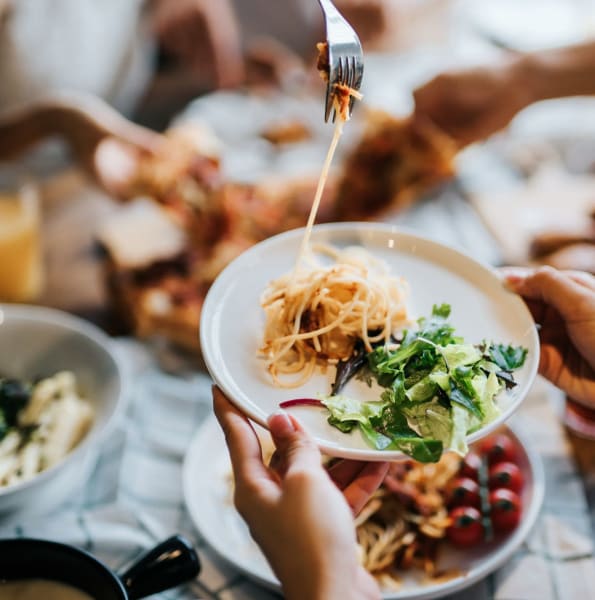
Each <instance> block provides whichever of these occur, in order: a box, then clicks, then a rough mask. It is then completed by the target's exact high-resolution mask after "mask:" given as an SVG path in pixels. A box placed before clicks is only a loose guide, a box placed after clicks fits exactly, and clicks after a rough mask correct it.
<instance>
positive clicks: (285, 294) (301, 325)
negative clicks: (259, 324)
mask: <svg viewBox="0 0 595 600" xmlns="http://www.w3.org/2000/svg"><path fill="white" fill-rule="evenodd" d="M323 257H326V259H327V263H326V264H325V263H323V261H322V260H321V258H323ZM329 259H330V260H329ZM407 296H408V285H407V282H406V281H405V280H404V279H403V278H400V277H395V276H392V275H391V274H390V273H389V271H388V268H387V266H386V265H385V264H384V263H383V262H382V261H380V260H378V259H377V258H375V257H374V256H373V255H372V254H371V253H369V252H368V251H367V250H365V249H364V248H362V247H356V246H350V247H346V248H343V249H337V248H333V247H330V246H328V245H315V246H313V247H312V248H308V250H307V253H306V255H305V256H304V260H303V261H302V263H301V264H298V265H297V267H296V269H295V271H293V272H292V273H289V274H287V275H284V276H283V277H280V278H279V279H277V280H275V281H273V282H271V283H270V284H269V286H268V288H267V289H266V290H265V292H264V294H263V296H262V299H261V304H262V306H263V308H264V311H265V319H266V321H265V332H264V344H263V346H262V348H261V352H262V354H263V355H264V356H265V357H266V358H267V361H268V364H267V368H268V371H269V373H270V374H271V376H272V378H273V381H274V383H275V384H276V385H278V386H279V387H297V386H300V385H302V384H303V383H304V382H305V381H307V380H308V379H309V378H310V376H311V375H312V373H313V372H314V369H315V367H316V366H317V365H320V366H322V367H325V366H326V365H328V364H333V363H336V362H337V361H339V360H345V359H347V358H349V357H350V356H351V355H352V353H353V351H354V346H355V344H356V342H357V340H362V341H363V343H364V346H365V348H366V350H367V351H370V350H371V349H372V345H373V344H375V343H377V342H388V341H389V340H390V338H391V335H392V334H393V333H394V332H395V331H396V330H398V329H400V328H402V327H404V326H406V325H407V324H408V323H409V322H410V321H409V318H408V313H407V305H406V300H407ZM284 375H298V376H297V377H296V378H293V379H290V380H287V379H286V378H284V377H283V376H284Z"/></svg>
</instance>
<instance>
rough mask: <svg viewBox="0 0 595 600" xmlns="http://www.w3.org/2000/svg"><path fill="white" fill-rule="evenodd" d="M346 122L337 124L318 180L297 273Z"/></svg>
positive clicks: (298, 259)
mask: <svg viewBox="0 0 595 600" xmlns="http://www.w3.org/2000/svg"><path fill="white" fill-rule="evenodd" d="M344 122H345V121H344V120H343V119H341V118H339V119H337V120H336V122H335V131H334V132H333V139H332V140H331V145H330V146H329V149H328V152H327V154H326V158H325V160H324V164H323V166H322V171H321V173H320V179H319V180H318V186H317V187H316V194H315V195H314V202H313V203H312V208H311V209H310V215H309V216H308V222H307V223H306V230H305V232H304V237H303V238H302V243H301V246H300V250H299V252H298V256H297V260H296V262H295V270H296V271H297V270H298V269H299V267H300V264H301V262H302V258H303V256H304V254H305V252H306V248H307V247H308V244H309V243H310V235H311V233H312V227H313V226H314V221H315V219H316V215H317V214H318V208H319V206H320V200H321V199H322V192H323V190H324V186H325V184H326V180H327V178H328V174H329V171H330V168H331V162H332V160H333V156H334V155H335V150H336V149H337V144H338V143H339V138H340V137H341V133H343V123H344Z"/></svg>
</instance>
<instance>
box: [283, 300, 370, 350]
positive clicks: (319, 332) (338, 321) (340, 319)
mask: <svg viewBox="0 0 595 600" xmlns="http://www.w3.org/2000/svg"><path fill="white" fill-rule="evenodd" d="M358 299H359V292H358V294H357V298H356V299H354V300H353V301H352V302H350V303H349V304H348V305H347V306H346V307H345V308H344V309H343V311H342V312H341V314H340V315H339V316H338V317H337V318H336V319H335V320H334V321H332V322H331V323H329V324H328V325H325V326H324V327H320V328H319V329H316V330H315V331H306V332H304V333H296V334H290V335H287V336H283V337H282V338H279V341H280V342H284V341H285V340H292V342H296V341H298V340H310V339H312V338H314V337H316V336H320V335H323V334H325V333H328V332H329V331H331V330H332V329H334V328H335V327H337V326H338V325H340V324H341V323H342V322H343V321H344V320H345V319H346V318H347V317H348V316H349V312H350V310H351V307H352V305H353V304H354V303H355V302H356V301H357V300H358Z"/></svg>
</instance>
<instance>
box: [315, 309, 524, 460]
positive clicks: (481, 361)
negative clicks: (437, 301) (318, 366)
mask: <svg viewBox="0 0 595 600" xmlns="http://www.w3.org/2000/svg"><path fill="white" fill-rule="evenodd" d="M449 317H450V306H449V305H448V304H441V305H435V306H434V307H433V309H432V314H431V316H430V317H429V318H421V319H419V321H418V327H417V328H416V329H414V330H413V329H412V330H409V331H406V332H405V333H404V336H403V339H402V340H401V342H400V343H395V344H391V345H382V346H378V347H376V348H374V349H373V350H372V352H369V353H367V354H365V353H362V351H361V347H359V349H358V351H357V352H355V353H354V356H353V358H352V359H350V360H352V362H351V363H349V361H345V363H343V364H340V365H339V367H338V369H337V372H338V373H339V374H340V376H338V377H337V380H336V381H335V383H334V384H333V387H332V395H329V396H326V397H324V398H321V402H322V404H324V406H326V408H327V409H328V410H329V412H330V416H329V419H328V420H329V423H330V424H331V425H333V426H335V427H337V428H338V429H340V430H341V431H343V432H349V431H352V430H353V429H355V428H356V427H357V428H359V430H360V431H361V433H362V435H363V436H364V438H365V439H366V441H367V442H368V443H369V444H370V445H371V446H372V447H373V448H375V449H377V450H400V451H402V452H404V453H406V454H408V455H410V456H411V457H413V458H414V459H416V460H418V461H420V462H436V461H438V460H439V459H440V456H441V454H442V451H443V450H444V449H445V448H449V449H453V450H455V451H457V452H459V453H461V454H464V453H466V452H467V444H466V437H467V435H468V434H469V433H471V432H473V431H475V430H477V429H479V428H480V427H481V426H483V425H484V424H486V423H488V422H490V421H492V420H493V419H495V418H496V417H497V416H498V414H499V409H498V406H497V405H496V403H495V402H494V399H495V397H496V396H497V394H498V393H499V392H500V390H502V389H503V388H504V387H506V388H510V387H513V386H514V385H516V382H515V381H514V377H513V375H512V371H513V370H515V369H518V368H520V367H521V366H522V365H523V364H524V362H525V358H526V356H527V349H526V348H522V347H515V346H506V345H504V344H494V343H486V342H483V343H482V344H479V345H473V344H468V343H465V342H464V340H463V339H462V338H461V337H458V336H456V335H455V331H454V328H453V327H452V326H451V325H450V323H449V322H448V318H449ZM364 357H365V360H364V359H363V358H364ZM363 371H366V373H362V372H363ZM355 375H357V376H368V377H371V378H373V379H374V380H376V382H377V383H378V384H379V385H380V386H381V387H383V388H384V391H383V392H382V394H381V397H380V399H379V400H376V401H372V402H360V401H358V400H354V399H351V398H349V397H347V396H345V395H342V394H341V393H340V392H341V390H342V388H343V387H344V385H345V384H346V383H347V381H348V380H349V379H350V378H351V377H353V376H355Z"/></svg>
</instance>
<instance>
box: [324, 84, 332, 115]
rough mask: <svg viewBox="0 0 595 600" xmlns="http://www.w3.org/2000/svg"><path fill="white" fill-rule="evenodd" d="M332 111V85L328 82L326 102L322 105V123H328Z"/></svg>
mask: <svg viewBox="0 0 595 600" xmlns="http://www.w3.org/2000/svg"><path fill="white" fill-rule="evenodd" d="M332 109H333V94H332V85H331V82H330V81H329V82H328V83H327V86H326V102H325V105H324V121H325V123H328V120H329V117H330V116H331V111H332Z"/></svg>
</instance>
